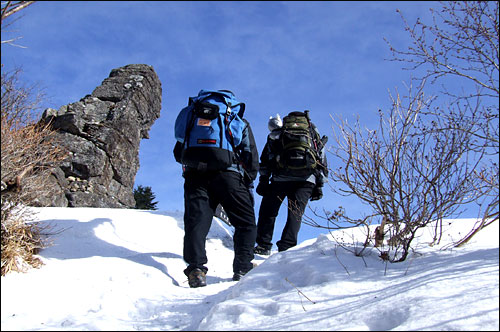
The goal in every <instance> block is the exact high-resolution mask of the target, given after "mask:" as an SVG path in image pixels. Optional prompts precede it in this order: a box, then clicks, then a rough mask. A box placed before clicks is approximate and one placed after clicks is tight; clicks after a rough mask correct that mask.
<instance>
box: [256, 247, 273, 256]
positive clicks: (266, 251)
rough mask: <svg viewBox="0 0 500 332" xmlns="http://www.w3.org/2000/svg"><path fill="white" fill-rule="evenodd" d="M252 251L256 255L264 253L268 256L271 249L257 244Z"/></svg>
mask: <svg viewBox="0 0 500 332" xmlns="http://www.w3.org/2000/svg"><path fill="white" fill-rule="evenodd" d="M253 252H254V253H255V254H257V255H264V256H269V255H271V250H270V249H266V248H264V247H261V246H257V247H255V248H253Z"/></svg>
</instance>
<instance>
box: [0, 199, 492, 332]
mask: <svg viewBox="0 0 500 332" xmlns="http://www.w3.org/2000/svg"><path fill="white" fill-rule="evenodd" d="M34 210H35V211H36V212H37V218H38V220H40V221H41V223H42V224H43V225H50V229H51V233H52V235H51V237H50V238H51V239H52V242H53V245H52V246H50V247H48V248H46V249H44V250H42V251H41V253H40V255H39V256H40V258H41V259H42V260H43V262H44V263H45V264H44V266H43V267H41V268H39V269H30V270H28V271H27V272H26V273H17V272H14V273H10V274H8V275H7V276H5V277H2V279H1V298H2V303H1V312H2V314H1V316H2V318H1V319H2V320H1V329H2V331H8V330H16V331H20V330H50V331H56V330H113V331H116V330H118V331H120V330H242V331H261V330H266V331H270V330H295V331H297V330H309V331H326V330H329V331H331V330H346V331H368V330H377V331H381V330H413V331H417V330H428V331H444V330H464V331H498V330H499V296H498V295H499V268H498V267H499V256H498V254H499V240H498V234H499V232H498V222H496V223H494V224H493V225H491V226H489V227H488V228H486V229H485V230H483V231H481V232H480V233H479V234H478V235H476V236H475V237H474V238H473V240H472V241H471V242H470V243H469V244H467V245H466V246H465V247H463V248H451V249H450V248H447V249H446V248H445V247H446V245H447V244H449V243H450V241H451V240H453V239H455V240H456V239H458V238H459V236H460V235H464V234H465V233H466V232H467V231H468V230H469V229H470V227H471V225H472V223H473V222H474V220H472V219H456V220H448V221H447V223H446V225H447V227H448V229H447V230H446V231H445V232H444V235H445V236H444V239H443V241H442V242H441V244H440V245H438V246H432V247H430V246H428V245H427V244H426V243H427V242H428V240H429V236H430V235H429V234H427V233H429V232H423V233H422V234H421V235H420V236H419V237H418V242H416V243H415V244H416V249H415V252H414V253H412V254H411V255H410V257H409V258H408V259H407V260H406V261H405V262H403V263H393V264H391V263H386V262H384V261H382V260H381V259H380V258H379V257H378V253H379V252H378V251H377V249H375V248H369V249H368V250H367V255H365V256H363V257H357V256H355V255H354V254H353V253H352V251H353V250H354V248H355V247H356V246H357V247H358V248H359V245H358V244H357V243H356V241H355V239H359V236H360V235H362V234H361V233H362V232H361V230H360V229H351V230H349V231H345V232H343V233H341V232H340V231H337V232H333V233H332V234H330V233H325V234H322V235H320V236H318V237H317V238H316V239H310V240H307V241H304V242H303V243H301V244H299V245H298V246H297V247H295V248H292V249H290V250H288V251H286V252H282V253H278V252H273V253H272V255H271V256H269V257H268V258H267V259H266V258H264V257H263V256H256V257H255V260H254V263H256V265H257V266H256V267H255V268H254V269H253V270H252V271H250V272H249V273H248V274H247V275H246V276H244V277H243V278H242V279H241V280H240V281H239V282H235V281H232V280H231V277H232V268H231V266H232V260H233V251H232V228H230V227H228V226H226V225H225V224H224V223H223V222H221V221H220V220H219V219H217V218H214V222H213V224H212V228H211V230H210V233H209V237H208V240H207V253H208V260H209V262H208V264H207V267H208V269H209V271H208V275H207V283H208V285H207V286H206V287H201V288H193V289H191V288H189V286H188V284H187V278H186V277H185V276H184V274H183V269H184V268H185V266H186V264H185V263H184V261H183V259H182V243H183V235H184V231H183V221H182V214H181V213H179V212H175V213H170V212H158V211H144V210H126V209H96V208H37V209H34ZM341 241H343V242H341ZM448 247H449V246H448Z"/></svg>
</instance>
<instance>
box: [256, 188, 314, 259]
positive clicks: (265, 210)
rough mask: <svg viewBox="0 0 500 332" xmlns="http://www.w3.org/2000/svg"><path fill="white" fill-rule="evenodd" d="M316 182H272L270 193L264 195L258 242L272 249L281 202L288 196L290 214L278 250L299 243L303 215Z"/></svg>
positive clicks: (258, 227)
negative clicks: (298, 237)
mask: <svg viewBox="0 0 500 332" xmlns="http://www.w3.org/2000/svg"><path fill="white" fill-rule="evenodd" d="M313 188H314V184H312V183H310V182H307V181H289V182H288V181H275V182H272V183H271V186H270V190H269V193H268V194H266V195H265V196H264V197H262V202H261V204H260V209H259V221H258V223H257V240H256V242H257V244H258V245H259V246H261V247H263V248H266V249H271V248H272V246H273V244H272V242H271V241H272V238H273V232H274V223H275V222H276V217H277V216H278V212H279V209H280V207H281V203H282V202H283V200H284V199H285V197H287V198H288V215H287V219H286V224H285V228H284V229H283V233H282V234H281V240H279V241H278V242H276V246H277V247H278V251H285V250H287V249H289V248H291V247H294V246H296V245H297V236H298V234H299V230H300V225H301V223H302V216H303V214H304V211H305V208H306V206H307V202H308V201H309V199H310V198H311V193H312V190H313Z"/></svg>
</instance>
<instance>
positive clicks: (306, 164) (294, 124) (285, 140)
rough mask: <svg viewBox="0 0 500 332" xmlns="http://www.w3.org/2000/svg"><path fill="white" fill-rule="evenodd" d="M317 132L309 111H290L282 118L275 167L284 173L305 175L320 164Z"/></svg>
mask: <svg viewBox="0 0 500 332" xmlns="http://www.w3.org/2000/svg"><path fill="white" fill-rule="evenodd" d="M318 138H319V137H318V134H317V132H316V131H315V130H314V129H313V128H312V124H311V121H310V119H309V111H305V112H291V113H290V114H288V115H287V116H285V117H284V118H283V127H282V128H281V134H280V137H279V139H278V142H277V143H278V144H277V149H278V153H277V157H276V158H277V160H276V161H277V163H276V165H277V167H278V169H279V170H280V171H281V172H283V173H286V174H289V175H294V176H307V175H309V174H311V173H312V172H313V171H314V170H315V169H316V168H317V167H318V165H319V164H320V161H319V156H318V152H317V148H318V147H317V144H318Z"/></svg>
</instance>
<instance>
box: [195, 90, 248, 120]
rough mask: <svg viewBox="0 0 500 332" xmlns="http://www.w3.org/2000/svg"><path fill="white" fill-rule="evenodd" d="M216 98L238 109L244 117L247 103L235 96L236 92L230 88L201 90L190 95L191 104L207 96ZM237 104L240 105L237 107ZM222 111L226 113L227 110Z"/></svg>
mask: <svg viewBox="0 0 500 332" xmlns="http://www.w3.org/2000/svg"><path fill="white" fill-rule="evenodd" d="M214 97H215V98H216V99H218V101H220V102H222V103H224V104H225V105H226V106H227V107H230V108H231V109H233V108H234V109H237V114H238V116H239V117H240V118H243V114H244V112H245V103H243V102H240V101H239V100H237V99H236V97H235V96H234V93H233V92H231V91H229V90H204V89H202V90H200V92H199V93H198V96H196V97H190V98H189V104H191V103H195V102H197V101H202V100H205V99H207V98H214ZM237 106H239V107H238V108H237ZM220 112H221V113H225V112H226V110H225V109H224V110H220Z"/></svg>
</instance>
